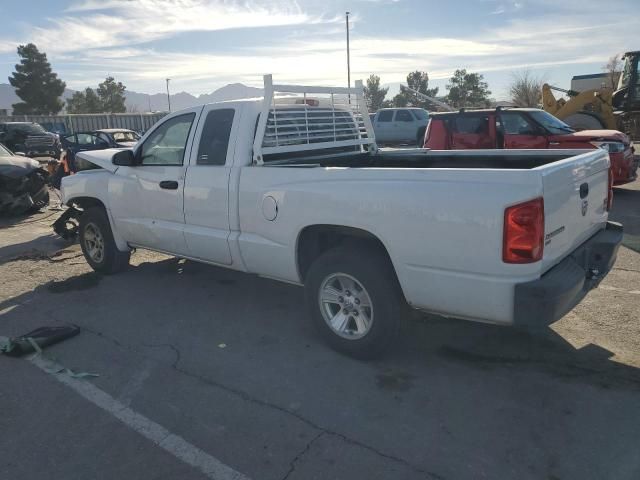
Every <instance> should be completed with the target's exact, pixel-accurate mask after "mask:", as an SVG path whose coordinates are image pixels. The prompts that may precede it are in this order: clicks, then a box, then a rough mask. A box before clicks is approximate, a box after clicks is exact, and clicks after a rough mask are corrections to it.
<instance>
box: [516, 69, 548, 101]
mask: <svg viewBox="0 0 640 480" xmlns="http://www.w3.org/2000/svg"><path fill="white" fill-rule="evenodd" d="M543 83H544V81H543V80H542V79H541V78H538V77H535V76H534V75H532V74H531V72H530V71H529V70H523V71H521V72H515V73H513V74H512V81H511V85H510V86H509V93H510V94H511V101H512V102H513V103H514V104H515V105H516V106H518V107H538V106H539V105H540V103H541V102H542V84H543Z"/></svg>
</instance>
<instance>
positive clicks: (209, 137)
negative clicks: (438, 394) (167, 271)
mask: <svg viewBox="0 0 640 480" xmlns="http://www.w3.org/2000/svg"><path fill="white" fill-rule="evenodd" d="M281 88H282V89H284V88H285V86H282V87H281ZM287 88H291V89H294V88H295V90H293V91H294V92H296V93H297V94H302V93H305V94H306V95H312V94H314V93H318V92H319V91H320V92H323V93H327V92H328V91H330V92H332V93H333V92H337V93H339V94H345V93H347V92H349V93H350V94H351V95H358V98H359V99H362V98H363V97H362V90H361V88H358V89H346V88H342V89H340V88H336V89H328V88H324V89H322V90H321V88H322V87H317V88H316V89H314V88H312V87H292V86H288V87H287ZM265 91H266V92H273V93H271V94H272V95H275V94H276V92H279V91H280V90H277V89H276V88H275V86H273V85H272V84H271V82H270V80H269V79H268V78H267V79H265ZM283 91H284V92H291V91H292V90H283ZM307 98H308V97H307ZM358 104H359V105H363V104H364V101H360V102H358ZM350 108H357V107H350ZM360 108H363V107H360ZM363 110H364V111H360V112H357V113H354V114H353V116H351V114H350V113H347V114H345V115H340V116H337V115H335V112H336V111H337V110H336V109H332V108H325V107H321V106H319V107H310V106H308V105H286V106H273V97H271V96H268V97H267V98H266V99H265V100H264V101H262V100H242V101H231V102H224V103H214V104H209V105H204V106H202V105H201V106H197V107H193V108H188V109H185V110H182V111H179V112H173V113H171V114H169V115H168V116H166V117H165V118H163V119H162V120H160V121H159V122H158V123H157V124H156V125H155V126H154V127H152V128H151V129H150V130H149V132H148V133H147V134H146V135H145V136H144V137H143V138H142V139H141V140H140V141H139V142H138V144H137V145H136V147H135V148H134V149H132V150H116V149H109V150H100V151H85V152H80V153H79V154H78V157H79V158H82V159H84V160H85V161H86V162H89V163H92V164H93V165H95V166H96V167H98V168H99V169H98V170H96V169H93V170H90V171H80V172H78V173H77V174H76V175H72V176H69V177H66V178H64V179H63V180H62V194H63V198H64V202H65V203H66V204H68V205H70V206H74V207H76V208H78V209H79V210H81V211H82V215H81V216H80V228H79V238H80V245H81V247H82V251H83V253H84V256H85V258H86V260H87V262H88V263H89V265H90V266H91V267H92V268H93V269H94V270H96V271H98V272H103V273H115V272H117V271H119V270H122V269H124V268H126V266H127V265H128V263H129V257H130V253H131V249H133V248H147V249H150V250H156V251H159V252H165V253H169V254H172V255H176V256H179V257H182V258H187V259H192V260H194V261H198V262H204V263H210V264H214V265H218V266H221V267H225V268H230V269H234V270H239V271H244V272H250V273H254V274H257V275H261V276H264V277H268V278H271V279H276V280H280V281H284V282H288V283H292V284H297V285H304V288H305V293H306V302H307V307H308V309H309V312H310V316H311V318H312V320H313V322H314V323H315V325H316V327H317V328H318V330H319V331H320V333H321V334H322V335H323V336H324V338H325V339H326V340H327V341H328V343H329V344H330V345H331V346H332V347H333V348H335V349H337V350H339V351H341V352H345V353H348V354H351V355H354V356H359V357H370V356H375V355H377V354H379V353H380V352H382V351H383V350H384V348H385V347H387V346H388V344H389V343H390V342H391V340H392V339H393V338H394V335H395V334H396V332H397V331H398V327H399V322H400V319H401V317H402V312H403V311H404V307H405V306H406V305H409V306H411V307H413V308H416V309H421V310H424V311H429V312H436V313H439V314H443V315H445V316H451V317H459V318H465V319H469V320H476V321H481V322H489V323H494V324H500V325H512V326H526V327H542V326H546V325H548V324H550V323H553V322H554V321H556V320H558V319H559V318H560V317H562V316H563V315H564V314H566V313H567V312H568V311H569V310H570V309H571V308H573V307H574V306H575V305H576V304H577V303H578V302H579V301H580V300H581V299H582V298H583V297H584V296H585V295H586V293H587V292H588V291H589V290H590V289H591V288H594V287H595V286H597V285H598V283H599V282H600V281H601V280H602V278H603V277H604V276H605V275H606V274H607V272H608V271H609V270H610V269H611V267H612V265H613V263H614V261H615V258H616V253H617V250H618V247H619V245H620V242H621V241H622V227H621V226H620V225H618V224H614V223H611V222H607V217H608V211H609V207H610V205H611V199H612V192H611V188H610V185H609V157H608V155H607V153H606V152H605V151H604V150H601V149H594V150H592V151H586V152H585V151H582V150H581V151H579V152H578V153H576V152H571V151H569V150H564V151H559V150H548V151H539V150H538V151H524V150H523V151H513V150H496V151H478V152H472V151H449V152H434V151H430V150H418V151H416V150H411V151H407V152H403V151H402V150H388V151H385V150H380V149H378V148H377V144H376V138H375V134H374V132H373V131H371V129H370V128H368V126H367V125H365V124H364V123H365V122H364V116H365V115H367V113H366V108H363ZM349 119H350V120H349ZM366 123H368V122H366ZM354 125H355V126H357V128H354ZM354 131H355V132H356V133H355V134H354V133H352V132H354ZM311 132H313V133H314V135H313V142H310V141H309V139H310V133H311ZM425 245H428V248H425ZM296 298H297V297H296ZM235 321H241V319H240V318H238V319H236V320H235Z"/></svg>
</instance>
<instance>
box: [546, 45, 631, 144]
mask: <svg viewBox="0 0 640 480" xmlns="http://www.w3.org/2000/svg"><path fill="white" fill-rule="evenodd" d="M622 60H623V61H624V68H623V70H622V73H621V75H620V79H619V80H618V87H617V88H616V90H615V91H614V90H612V89H611V88H606V87H603V88H599V89H592V90H585V91H582V92H576V91H575V90H565V89H562V88H558V87H554V86H552V85H549V84H546V83H545V84H544V85H543V86H542V108H544V110H545V111H547V112H549V113H550V114H552V115H554V116H556V117H557V118H559V119H560V120H563V121H564V122H565V123H567V124H569V125H570V126H571V127H573V128H575V129H576V130H599V129H609V130H619V131H621V132H624V133H626V134H627V135H628V136H629V137H630V138H631V140H632V141H635V142H640V64H639V60H640V50H639V51H635V52H627V53H625V54H624V55H623V56H622ZM554 90H555V91H559V92H562V93H564V94H566V95H567V96H568V97H569V99H568V100H565V99H564V98H560V99H556V98H555V96H554V94H553V91H554Z"/></svg>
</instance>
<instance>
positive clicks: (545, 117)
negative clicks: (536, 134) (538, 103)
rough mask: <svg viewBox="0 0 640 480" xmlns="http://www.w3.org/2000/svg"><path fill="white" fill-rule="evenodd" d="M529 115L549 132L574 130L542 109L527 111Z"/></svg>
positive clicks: (557, 132) (569, 131)
mask: <svg viewBox="0 0 640 480" xmlns="http://www.w3.org/2000/svg"><path fill="white" fill-rule="evenodd" d="M529 115H531V117H532V118H533V119H534V120H535V121H536V122H538V123H539V124H540V125H541V126H542V127H544V128H545V129H547V130H548V131H549V133H554V134H563V133H573V132H575V130H574V129H573V128H571V127H570V126H569V125H567V124H566V123H564V122H563V121H562V120H559V119H557V118H556V117H554V116H553V115H551V114H550V113H547V112H543V111H542V110H539V111H534V112H529Z"/></svg>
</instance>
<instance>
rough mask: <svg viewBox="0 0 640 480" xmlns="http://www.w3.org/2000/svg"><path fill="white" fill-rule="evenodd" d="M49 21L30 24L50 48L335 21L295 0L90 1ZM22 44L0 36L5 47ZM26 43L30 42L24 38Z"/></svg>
mask: <svg viewBox="0 0 640 480" xmlns="http://www.w3.org/2000/svg"><path fill="white" fill-rule="evenodd" d="M47 20H48V22H47V23H48V24H47V25H46V26H34V27H30V29H29V32H28V40H26V41H30V42H33V43H35V44H36V45H46V46H47V51H48V52H53V53H56V52H70V51H78V50H82V49H88V48H104V47H107V48H108V47H114V46H120V45H139V44H144V43H149V42H152V41H156V40H160V39H164V38H169V37H171V36H173V35H176V34H179V33H185V32H196V31H217V30H228V29H238V28H257V27H275V26H285V25H302V24H313V23H318V22H330V21H332V20H333V19H323V18H317V17H311V16H309V15H307V14H305V13H303V12H302V11H301V9H300V7H299V5H298V4H297V2H295V1H271V2H267V1H261V2H259V1H251V2H250V1H239V0H217V1H216V0H107V1H104V2H99V1H97V0H86V1H84V2H81V3H77V4H73V5H71V6H70V7H69V8H68V9H67V10H66V11H65V15H63V16H60V17H54V18H49V19H47ZM18 43H20V42H17V41H7V40H0V52H6V51H11V50H14V49H15V46H16V45H17V44H18ZM22 43H24V42H22Z"/></svg>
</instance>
